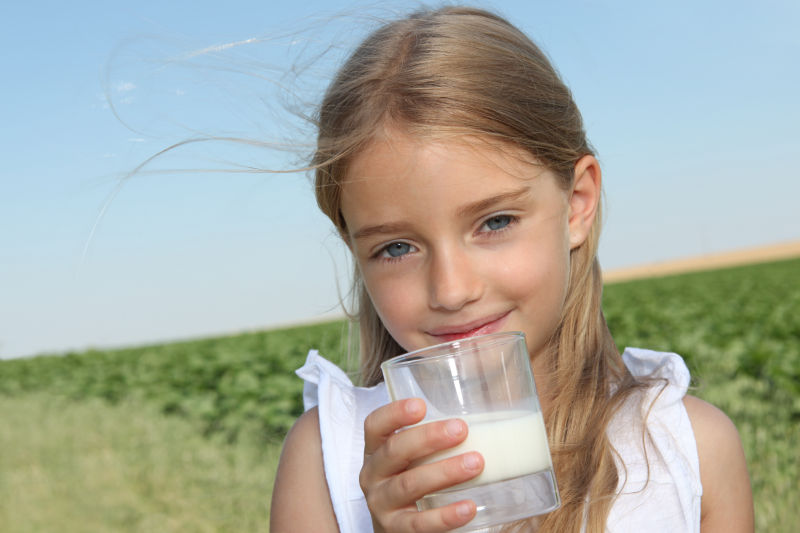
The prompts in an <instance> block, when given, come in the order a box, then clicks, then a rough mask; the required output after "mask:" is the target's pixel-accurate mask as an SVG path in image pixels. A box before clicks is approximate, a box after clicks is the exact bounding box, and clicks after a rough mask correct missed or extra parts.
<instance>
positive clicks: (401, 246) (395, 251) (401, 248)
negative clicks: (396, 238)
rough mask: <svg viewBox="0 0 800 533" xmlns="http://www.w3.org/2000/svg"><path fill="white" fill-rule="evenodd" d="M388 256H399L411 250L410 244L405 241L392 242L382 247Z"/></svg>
mask: <svg viewBox="0 0 800 533" xmlns="http://www.w3.org/2000/svg"><path fill="white" fill-rule="evenodd" d="M383 251H384V253H385V254H387V255H388V256H389V257H400V256H403V255H406V254H407V253H409V252H410V251H411V245H410V244H408V243H406V242H393V243H392V244H390V245H388V246H387V247H386V248H384V249H383Z"/></svg>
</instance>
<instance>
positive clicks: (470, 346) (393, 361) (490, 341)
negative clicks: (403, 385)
mask: <svg viewBox="0 0 800 533" xmlns="http://www.w3.org/2000/svg"><path fill="white" fill-rule="evenodd" d="M510 339H514V340H519V339H523V340H524V339H525V333H523V332H522V331H500V332H497V333H487V334H486V335H476V336H475V337H465V338H463V339H458V340H454V341H447V342H441V343H439V344H432V345H431V346H426V347H425V348H419V349H417V350H414V351H411V352H407V353H404V354H400V355H395V356H394V357H392V358H389V359H387V360H386V361H384V362H383V363H381V370H384V371H386V370H389V369H391V368H401V367H405V366H411V365H414V364H418V363H420V362H427V361H435V360H437V359H446V358H448V357H456V356H459V355H461V354H463V353H464V352H474V351H475V350H476V348H477V347H478V346H477V345H478V344H480V346H481V347H489V346H494V345H496V344H499V343H500V342H502V341H507V340H510ZM447 349H449V351H445V352H442V353H437V354H434V355H427V356H423V355H420V354H421V353H422V352H428V351H431V352H435V351H437V350H447Z"/></svg>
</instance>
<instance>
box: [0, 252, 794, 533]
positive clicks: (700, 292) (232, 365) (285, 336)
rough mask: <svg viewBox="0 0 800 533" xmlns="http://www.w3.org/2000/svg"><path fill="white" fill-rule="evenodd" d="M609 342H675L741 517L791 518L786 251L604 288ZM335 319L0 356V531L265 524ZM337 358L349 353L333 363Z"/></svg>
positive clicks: (213, 528) (338, 339) (343, 331)
mask: <svg viewBox="0 0 800 533" xmlns="http://www.w3.org/2000/svg"><path fill="white" fill-rule="evenodd" d="M604 307H605V311H606V317H607V320H608V323H609V327H610V328H611V331H612V333H613V334H614V337H615V339H616V340H617V344H618V346H619V347H620V349H622V348H624V347H625V346H639V347H646V348H652V349H657V350H665V351H674V352H677V353H680V354H681V355H683V356H684V358H685V359H686V361H687V363H688V365H689V368H690V369H691V371H692V375H693V390H692V391H691V392H692V393H693V394H694V395H696V396H699V397H701V398H703V399H706V400H708V401H710V402H712V403H714V404H715V405H717V406H718V407H720V408H722V409H723V410H724V411H725V412H726V413H727V414H728V415H729V416H730V417H731V419H732V420H733V421H734V422H735V423H736V425H737V427H738V428H739V432H740V434H741V436H742V441H743V444H744V447H745V452H746V454H747V458H748V465H749V469H750V475H751V479H752V486H753V492H754V497H755V505H756V525H757V531H770V532H787V533H788V532H793V531H796V530H797V527H798V524H800V506H799V505H798V502H800V260H797V259H794V260H787V261H780V262H775V263H768V264H761V265H751V266H745V267H736V268H729V269H723V270H716V271H707V272H698V273H692V274H683V275H679V276H668V277H663V278H655V279H644V280H636V281H630V282H624V283H615V284H611V285H608V286H607V287H606V290H605V295H604ZM346 339H347V327H346V325H345V324H344V323H342V322H332V323H326V324H318V325H314V326H307V327H298V328H292V329H285V330H275V331H267V332H257V333H248V334H242V335H237V336H231V337H224V338H215V339H206V340H198V341H192V342H182V343H174V344H166V345H159V346H145V347H139V348H130V349H124V350H114V351H89V352H85V353H71V354H66V355H59V356H41V357H35V358H29V359H16V360H8V361H0V412H2V413H3V414H2V417H3V420H2V424H0V450H2V451H0V524H2V527H0V529H2V531H4V532H6V531H7V532H11V533H23V532H24V533H28V532H39V531H41V532H49V531H60V532H64V533H72V532H75V533H77V532H93V531H97V532H100V531H121V532H140V531H141V532H144V531H159V532H162V531H163V532H172V531H175V532H178V531H208V532H218V531H219V532H228V531H230V532H238V531H267V530H268V516H269V500H270V493H271V486H272V480H273V477H274V471H275V465H276V463H277V459H278V454H279V450H280V441H281V439H282V438H283V435H285V432H286V431H287V429H288V428H289V427H290V426H291V424H292V421H293V420H294V419H295V417H296V416H297V415H299V414H300V413H301V411H302V399H301V393H302V383H301V381H300V379H299V378H297V377H296V376H295V375H294V370H295V369H297V368H298V367H299V366H301V365H302V363H303V361H304V360H305V356H306V353H307V351H308V349H310V348H317V349H319V350H320V352H321V353H323V354H324V355H326V356H327V357H328V358H330V359H333V360H334V361H336V362H338V363H340V364H342V365H344V364H345V363H347V362H348V361H347V359H348V358H347V351H348V350H347V349H346V342H347V340H346ZM349 366H350V367H351V368H352V366H353V365H352V364H350V365H349Z"/></svg>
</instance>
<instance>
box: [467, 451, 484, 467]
mask: <svg viewBox="0 0 800 533" xmlns="http://www.w3.org/2000/svg"><path fill="white" fill-rule="evenodd" d="M480 465H481V461H480V459H478V456H477V455H475V454H474V453H470V454H467V455H465V456H464V466H465V467H466V468H467V470H477V469H478V467H479V466H480Z"/></svg>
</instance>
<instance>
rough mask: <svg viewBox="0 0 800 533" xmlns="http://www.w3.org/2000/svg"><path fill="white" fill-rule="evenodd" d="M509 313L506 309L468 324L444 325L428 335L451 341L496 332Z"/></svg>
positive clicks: (442, 340) (443, 340)
mask: <svg viewBox="0 0 800 533" xmlns="http://www.w3.org/2000/svg"><path fill="white" fill-rule="evenodd" d="M509 313H510V311H505V312H503V313H500V314H498V315H494V316H489V317H486V318H481V319H479V320H474V321H472V322H469V323H467V324H461V325H458V326H444V327H441V328H436V329H432V330H430V331H428V332H427V333H428V335H431V336H433V337H436V338H438V339H440V340H441V342H451V341H457V340H459V339H465V338H467V337H476V336H478V335H488V334H489V333H496V332H498V331H500V328H501V327H502V325H503V322H505V318H506V317H507V316H508V314H509Z"/></svg>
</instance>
